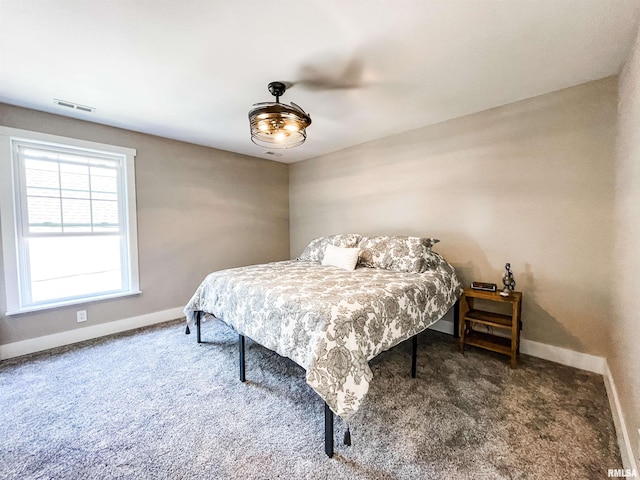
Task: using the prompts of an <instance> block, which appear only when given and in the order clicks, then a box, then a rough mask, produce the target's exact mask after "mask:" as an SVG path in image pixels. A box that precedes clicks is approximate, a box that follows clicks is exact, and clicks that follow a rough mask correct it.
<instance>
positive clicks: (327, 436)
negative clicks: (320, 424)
mask: <svg viewBox="0 0 640 480" xmlns="http://www.w3.org/2000/svg"><path fill="white" fill-rule="evenodd" d="M324 452H325V453H326V454H327V457H329V458H332V457H333V412H332V411H331V409H330V408H329V405H327V404H326V403H325V404H324Z"/></svg>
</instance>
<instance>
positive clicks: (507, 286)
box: [500, 263, 516, 297]
mask: <svg viewBox="0 0 640 480" xmlns="http://www.w3.org/2000/svg"><path fill="white" fill-rule="evenodd" d="M504 268H505V269H506V271H505V272H504V275H502V284H503V285H504V288H503V289H502V291H501V292H500V296H502V297H508V296H509V295H511V292H512V291H514V290H515V289H516V281H515V280H514V279H513V272H511V264H510V263H507V264H506V265H505V266H504Z"/></svg>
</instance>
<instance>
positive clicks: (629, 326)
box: [608, 35, 640, 465]
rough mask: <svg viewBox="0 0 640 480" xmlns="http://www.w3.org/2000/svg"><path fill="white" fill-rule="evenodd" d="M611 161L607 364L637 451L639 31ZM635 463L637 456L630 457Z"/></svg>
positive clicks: (639, 362)
mask: <svg viewBox="0 0 640 480" xmlns="http://www.w3.org/2000/svg"><path fill="white" fill-rule="evenodd" d="M619 90H620V100H619V103H618V143H617V147H618V149H617V166H616V182H615V187H616V189H615V193H616V204H615V209H616V210H615V213H616V220H617V228H616V242H615V256H614V261H615V263H614V264H615V270H614V277H613V278H614V279H615V282H614V284H613V286H614V295H613V300H614V306H615V308H614V311H615V313H616V314H615V316H614V318H613V319H612V320H613V322H612V330H613V336H612V337H613V338H612V348H611V351H610V354H609V358H608V361H609V368H610V369H611V373H612V376H613V379H614V381H615V384H616V388H617V390H618V394H619V398H620V404H621V406H622V412H623V416H624V419H625V423H626V426H627V433H628V436H629V439H630V440H631V445H632V448H633V450H634V452H636V456H637V455H638V452H640V444H639V441H640V439H639V438H638V434H637V433H636V432H638V429H640V354H639V353H638V352H639V351H640V315H639V314H638V286H639V285H640V35H639V37H638V39H637V40H636V44H635V48H634V50H633V53H632V55H631V57H630V59H629V61H628V63H627V65H626V66H625V68H624V70H623V72H622V74H621V75H620V84H619ZM636 462H637V463H638V465H640V458H636Z"/></svg>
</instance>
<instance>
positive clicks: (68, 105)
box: [53, 98, 96, 113]
mask: <svg viewBox="0 0 640 480" xmlns="http://www.w3.org/2000/svg"><path fill="white" fill-rule="evenodd" d="M53 103H55V104H56V105H60V106H61V107H66V108H72V109H74V110H80V111H81V112H89V113H91V112H94V111H95V110H96V108H95V107H88V106H86V105H79V104H77V103H73V102H68V101H67V100H60V99H58V98H54V99H53Z"/></svg>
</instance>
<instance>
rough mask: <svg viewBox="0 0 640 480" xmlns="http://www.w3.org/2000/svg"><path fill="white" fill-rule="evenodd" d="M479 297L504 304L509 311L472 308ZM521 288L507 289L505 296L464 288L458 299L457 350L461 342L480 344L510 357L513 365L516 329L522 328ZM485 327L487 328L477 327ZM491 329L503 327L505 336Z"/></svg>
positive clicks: (517, 341)
mask: <svg viewBox="0 0 640 480" xmlns="http://www.w3.org/2000/svg"><path fill="white" fill-rule="evenodd" d="M476 299H482V300H486V301H489V302H495V303H497V304H502V305H505V304H506V305H508V306H510V307H511V308H510V309H509V310H510V311H509V313H508V314H507V313H497V312H492V311H487V310H482V309H479V308H475V307H476V306H475V303H476V302H475V300H476ZM521 312H522V292H511V294H510V295H509V296H508V297H503V296H501V295H500V294H499V293H498V292H485V291H482V290H472V289H465V291H464V293H463V294H462V298H461V299H460V310H459V316H460V320H461V322H460V352H462V353H464V348H465V345H471V346H474V347H479V348H484V349H486V350H491V351H493V352H498V353H503V354H505V355H509V356H510V357H511V368H516V362H517V355H518V353H520V329H521V328H522V320H521ZM482 327H484V328H486V329H487V330H488V332H486V333H485V332H482V331H479V330H478V328H482ZM493 329H497V330H502V331H505V335H506V336H501V335H494V334H493Z"/></svg>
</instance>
